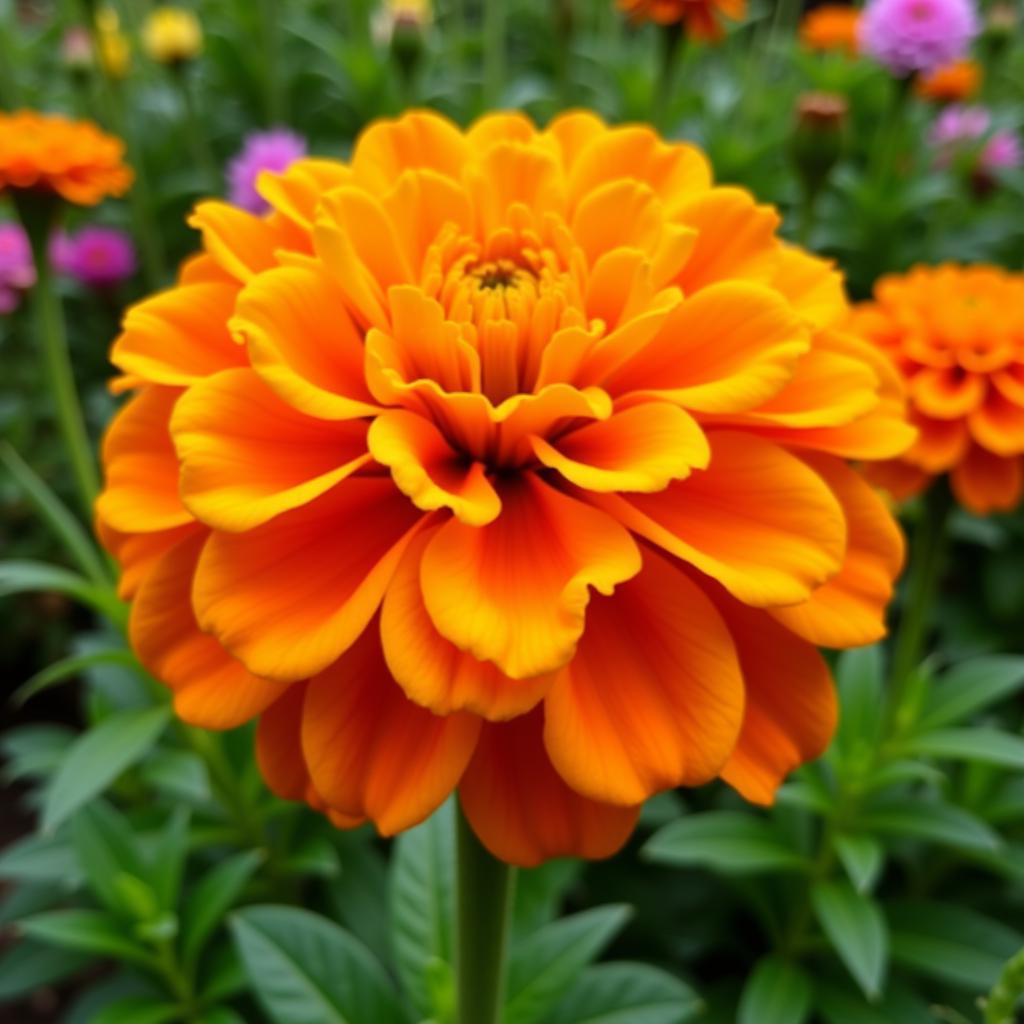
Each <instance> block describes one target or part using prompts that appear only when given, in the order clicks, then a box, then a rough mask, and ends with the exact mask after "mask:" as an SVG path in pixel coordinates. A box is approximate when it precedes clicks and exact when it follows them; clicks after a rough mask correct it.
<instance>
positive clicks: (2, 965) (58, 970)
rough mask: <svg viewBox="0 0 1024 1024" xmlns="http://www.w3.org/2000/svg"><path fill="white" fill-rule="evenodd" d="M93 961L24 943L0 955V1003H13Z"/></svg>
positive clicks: (68, 952) (61, 950) (88, 958)
mask: <svg viewBox="0 0 1024 1024" xmlns="http://www.w3.org/2000/svg"><path fill="white" fill-rule="evenodd" d="M89 963H91V957H89V956H86V955H85V954H83V953H72V952H70V951H68V950H66V949H57V948H55V947H54V946H46V945H40V944H39V943H38V942H33V941H31V940H29V939H23V940H22V941H21V942H17V943H15V944H14V945H13V946H11V947H9V948H8V949H5V950H4V951H3V952H2V953H0V1003H4V1002H7V1001H9V1000H10V1001H13V1000H15V999H18V998H20V997H21V996H25V995H29V994H30V993H32V992H34V991H36V990H37V989H41V988H43V987H44V986H46V985H52V984H53V983H54V982H57V981H60V980H61V979H63V978H66V977H67V976H68V975H70V974H74V973H75V972H76V971H79V970H81V969H82V968H83V967H85V966H86V965H87V964H89Z"/></svg>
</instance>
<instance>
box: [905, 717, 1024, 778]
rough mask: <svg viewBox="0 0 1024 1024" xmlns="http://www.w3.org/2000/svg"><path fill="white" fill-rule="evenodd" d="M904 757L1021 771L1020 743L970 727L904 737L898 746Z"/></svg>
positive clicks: (1004, 734)
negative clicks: (978, 763) (992, 765)
mask: <svg viewBox="0 0 1024 1024" xmlns="http://www.w3.org/2000/svg"><path fill="white" fill-rule="evenodd" d="M900 746H901V748H902V749H903V751H904V752H905V753H908V754H913V755H916V756H918V757H937V758H947V759H949V760H951V761H978V762H980V763H982V764H995V765H999V766H1001V767H1003V768H1017V769H1021V768H1024V739H1022V738H1021V737H1020V736H1012V735H1010V733H1007V732H1001V731H1000V730H999V729H984V728H981V727H979V726H972V727H971V728H964V729H938V730H936V731H935V732H925V733H919V734H918V735H916V736H908V737H907V738H906V739H905V740H904V741H903V742H902V743H901V744H900Z"/></svg>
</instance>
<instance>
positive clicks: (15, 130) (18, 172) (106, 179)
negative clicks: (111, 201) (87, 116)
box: [0, 110, 132, 206]
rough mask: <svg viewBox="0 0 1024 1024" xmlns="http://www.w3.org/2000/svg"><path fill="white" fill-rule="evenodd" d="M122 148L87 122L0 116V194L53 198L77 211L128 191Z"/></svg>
mask: <svg viewBox="0 0 1024 1024" xmlns="http://www.w3.org/2000/svg"><path fill="white" fill-rule="evenodd" d="M131 183H132V172H131V169H130V168H129V167H127V166H126V165H125V163H124V143H122V142H121V140H120V139H116V138H114V136H112V135H107V134H106V133H105V132H102V131H101V130H100V129H99V128H98V127H97V126H96V125H95V124H93V123H92V122H91V121H71V120H69V119H68V118H66V117H61V116H60V115H57V114H38V113H35V112H34V111H28V110H23V111H19V112H18V113H15V114H4V113H2V112H0V193H2V192H3V191H4V190H6V189H21V190H26V191H28V190H31V191H36V192H44V193H55V194H57V195H59V196H62V197H63V198H64V199H66V200H68V202H71V203H77V204H78V205H79V206H95V205H96V203H98V202H100V200H102V199H104V198H105V197H106V196H120V195H123V194H124V193H125V192H127V191H128V188H129V186H130V185H131Z"/></svg>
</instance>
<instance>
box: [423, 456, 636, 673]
mask: <svg viewBox="0 0 1024 1024" xmlns="http://www.w3.org/2000/svg"><path fill="white" fill-rule="evenodd" d="M498 493H499V495H500V497H501V503H502V510H501V515H500V516H499V517H498V518H497V519H496V520H495V521H494V522H493V523H490V524H489V525H487V526H483V527H472V526H466V525H465V524H463V523H460V522H459V521H458V520H457V519H452V520H450V521H449V522H447V523H445V524H444V525H443V526H442V527H441V528H440V529H439V530H438V532H437V534H436V536H435V537H434V538H433V540H431V542H430V544H429V545H428V546H427V549H426V552H425V553H424V556H423V562H422V566H421V573H420V575H421V581H422V585H423V599H424V602H425V604H426V606H427V611H428V612H429V613H430V618H431V620H432V621H433V623H434V625H435V626H436V627H437V629H438V632H440V633H441V635H442V636H444V637H445V638H446V639H448V640H450V641H451V642H452V643H453V644H455V645H456V646H457V647H459V648H461V649H462V650H464V651H467V652H469V653H470V654H472V655H473V656H474V657H475V658H478V659H479V660H481V661H493V662H494V663H495V664H496V665H497V666H498V668H500V669H501V670H502V671H503V672H504V673H505V674H506V675H508V676H511V677H512V678H513V679H527V678H530V677H531V676H538V675H542V674H543V673H545V672H550V671H552V670H553V669H556V668H559V667H561V666H562V665H564V664H565V663H566V662H567V661H569V659H570V658H571V657H572V655H573V652H574V651H575V648H576V641H577V640H578V639H579V637H580V635H581V634H582V632H583V623H584V616H585V613H586V607H587V601H588V600H589V597H590V588H591V587H593V588H594V589H596V590H597V591H599V592H600V593H603V594H608V593H611V591H612V590H613V589H614V588H615V586H616V584H618V583H621V582H622V581H623V580H627V579H629V578H630V577H631V576H634V575H636V573H637V572H638V571H639V570H640V553H639V551H638V549H637V546H636V544H635V543H634V541H633V539H632V538H631V537H630V536H629V534H628V533H627V532H626V531H625V530H624V529H623V528H622V527H621V526H620V525H619V524H618V523H616V522H615V521H614V520H613V519H612V518H611V517H610V516H607V515H605V514H604V513H603V512H599V511H597V510H596V509H593V508H590V507H588V506H587V505H584V504H583V503H581V502H578V501H575V500H573V499H572V498H569V497H567V496H566V495H564V494H560V493H559V492H558V491H556V490H554V489H553V488H551V487H549V486H548V485H547V484H545V483H543V482H541V481H540V480H539V479H537V478H536V477H534V476H533V475H532V474H528V475H525V476H523V477H522V478H520V479H510V480H509V481H507V482H505V483H503V484H501V485H499V487H498Z"/></svg>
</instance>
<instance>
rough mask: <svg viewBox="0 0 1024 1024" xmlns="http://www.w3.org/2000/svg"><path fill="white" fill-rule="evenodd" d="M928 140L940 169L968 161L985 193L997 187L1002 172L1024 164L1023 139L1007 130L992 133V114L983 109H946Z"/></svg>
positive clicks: (966, 107) (976, 182)
mask: <svg viewBox="0 0 1024 1024" xmlns="http://www.w3.org/2000/svg"><path fill="white" fill-rule="evenodd" d="M928 141H929V142H930V144H931V146H932V148H933V149H934V150H935V163H936V165H937V166H939V167H949V166H951V165H952V164H954V163H956V162H957V161H958V160H967V161H968V171H969V172H970V174H971V175H972V178H973V180H974V184H975V186H976V187H977V188H981V189H982V190H985V189H986V188H990V187H991V186H992V185H994V184H995V179H996V176H997V174H998V173H999V172H1001V171H1008V170H1012V169H1014V168H1016V167H1020V166H1021V164H1022V163H1024V147H1022V145H1021V140H1020V136H1019V135H1018V134H1017V133H1016V132H1015V131H1013V130H1011V129H1008V128H1002V129H997V130H995V131H993V130H992V115H991V113H990V112H989V111H988V110H987V109H986V108H985V107H981V106H962V105H959V104H957V105H954V106H949V107H946V109H945V110H943V111H942V112H941V113H940V114H939V116H938V118H936V120H935V123H934V124H933V125H932V128H931V131H930V133H929V135H928Z"/></svg>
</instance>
